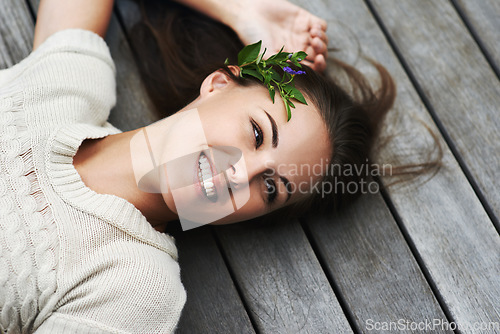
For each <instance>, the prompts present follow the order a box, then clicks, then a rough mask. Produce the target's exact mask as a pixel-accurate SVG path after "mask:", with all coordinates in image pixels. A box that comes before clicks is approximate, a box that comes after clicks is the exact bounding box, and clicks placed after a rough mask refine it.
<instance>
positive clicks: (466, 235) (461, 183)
mask: <svg viewBox="0 0 500 334" xmlns="http://www.w3.org/2000/svg"><path fill="white" fill-rule="evenodd" d="M373 5H374V7H375V8H376V12H377V14H378V15H379V16H380V17H381V18H382V20H383V23H384V25H386V27H387V29H388V31H389V33H390V36H391V37H392V38H393V39H394V41H395V43H396V46H397V47H398V49H399V51H400V52H401V54H402V55H403V57H404V59H405V61H406V63H407V64H408V65H409V67H410V69H411V70H412V73H413V75H414V76H415V77H416V79H417V80H418V83H419V85H420V86H421V87H422V89H423V91H424V93H425V95H426V97H427V98H428V99H429V101H430V103H431V105H432V107H433V109H434V110H435V112H436V114H437V115H438V116H439V118H440V119H441V121H442V123H443V125H444V126H445V129H446V131H447V132H448V134H449V135H450V137H451V139H452V140H453V144H454V145H455V146H456V147H457V149H458V150H459V152H460V154H461V157H462V158H463V159H464V160H465V162H466V164H467V166H469V168H470V170H471V173H472V175H473V176H474V177H475V179H476V181H477V182H478V183H479V184H480V186H481V190H484V192H485V194H486V198H487V199H488V201H489V203H490V205H492V206H493V207H494V208H495V210H496V209H498V205H499V202H498V192H497V191H496V189H495V183H498V180H497V179H496V176H498V165H499V164H498V159H499V154H498V151H499V146H498V140H497V137H498V133H497V132H496V131H497V130H496V129H498V117H496V115H495V113H496V110H497V108H498V105H499V104H498V98H499V97H500V95H499V94H498V92H495V91H497V90H498V87H499V86H498V82H497V79H496V77H495V76H494V74H493V72H492V70H491V68H490V67H489V66H488V64H487V63H486V61H485V60H484V57H482V55H481V54H480V53H478V52H479V51H478V49H477V46H476V45H475V44H474V43H473V41H472V39H471V37H470V35H468V34H467V32H466V30H465V27H464V26H463V25H462V24H461V21H460V20H459V18H458V16H457V14H456V12H455V11H454V9H453V8H452V7H451V5H450V4H449V3H448V2H445V1H425V2H423V1H419V2H414V1H399V2H393V1H374V2H373ZM357 22H359V18H358V21H357ZM372 26H373V27H375V25H374V24H373V23H372ZM352 28H353V30H354V31H355V32H356V33H357V34H358V36H360V43H361V44H362V45H363V47H365V46H366V47H367V49H368V47H370V46H371V47H370V48H369V53H370V54H371V55H374V56H375V58H376V59H385V61H384V64H386V65H388V67H389V68H390V70H391V72H392V73H394V74H395V76H396V78H397V80H398V83H399V86H400V87H401V88H402V90H400V93H402V94H400V98H399V100H400V101H401V102H404V103H401V104H399V105H397V106H396V108H395V110H397V112H399V113H401V112H405V113H408V112H415V114H418V115H419V116H420V118H422V119H424V121H426V122H430V120H429V116H428V115H424V114H425V112H423V107H422V105H421V104H420V103H419V102H418V98H417V97H416V96H415V94H414V92H412V90H410V89H408V88H406V89H405V88H404V87H411V85H410V84H405V82H406V83H407V82H408V81H407V79H406V77H405V76H404V74H402V73H401V69H400V68H399V65H398V66H394V64H396V62H395V61H394V63H393V62H392V61H391V58H393V57H389V54H390V51H389V50H388V48H387V47H384V45H385V46H386V43H385V41H384V38H383V37H382V36H376V35H379V34H378V33H377V34H375V33H374V31H375V30H374V29H373V28H371V27H370V26H367V25H363V24H356V25H355V26H352ZM393 59H394V58H393ZM458 69H460V70H458ZM409 103H411V104H409ZM412 104H413V105H414V106H415V108H414V110H412V109H409V108H408V107H409V105H412ZM400 123H402V124H403V125H404V122H400ZM429 124H430V123H429ZM411 125H412V124H411V123H408V124H406V125H405V129H408V130H409V131H411ZM433 128H434V127H433ZM400 133H404V132H401V131H400ZM419 138H422V137H419ZM401 145H403V146H401V149H398V147H397V146H396V151H393V152H392V153H395V152H397V151H398V150H399V151H403V149H402V148H404V143H403V144H401ZM416 148H418V146H416ZM389 153H391V152H390V151H389ZM443 162H444V168H443V169H442V170H441V171H440V172H439V173H438V174H437V175H436V176H435V177H434V178H433V179H431V180H430V181H429V182H426V183H425V184H422V185H419V186H412V185H411V184H409V185H404V186H401V187H394V188H392V189H391V188H389V194H390V197H391V200H392V202H393V203H394V206H395V208H396V210H397V212H398V215H399V216H400V219H401V223H402V227H403V230H404V231H405V233H406V234H407V235H408V236H409V242H410V243H411V244H412V245H413V246H414V247H415V249H416V252H417V253H416V254H417V256H418V257H419V258H420V259H421V262H422V263H423V265H424V266H425V268H424V270H426V271H427V272H428V277H429V279H430V280H431V281H432V283H433V284H434V286H435V287H436V289H437V291H438V297H439V299H440V301H441V303H442V304H443V305H444V307H445V308H446V311H447V312H448V314H449V315H450V317H451V320H454V321H456V322H457V324H459V325H465V324H470V323H474V322H483V323H487V322H489V321H498V319H499V318H500V251H499V250H500V238H499V235H498V232H497V231H496V230H495V228H494V226H493V224H492V223H491V221H490V219H489V218H488V216H487V215H486V213H485V211H484V210H483V209H482V206H481V203H479V201H478V199H477V198H476V197H474V196H473V195H472V193H473V192H472V190H471V189H470V186H468V184H467V182H466V181H465V179H464V175H463V174H462V173H461V172H460V169H459V168H458V166H457V163H456V162H455V160H454V159H453V156H452V155H451V153H450V152H449V150H448V149H447V148H446V149H445V155H444V158H443ZM486 183H488V184H486ZM495 212H496V211H495ZM473 332H474V331H472V330H463V333H473ZM483 332H484V333H493V330H490V331H483Z"/></svg>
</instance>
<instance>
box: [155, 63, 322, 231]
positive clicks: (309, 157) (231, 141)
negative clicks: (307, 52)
mask: <svg viewBox="0 0 500 334" xmlns="http://www.w3.org/2000/svg"><path fill="white" fill-rule="evenodd" d="M306 99H307V97H306ZM294 104H295V107H296V108H295V109H292V118H291V120H290V121H288V122H287V119H286V112H285V106H284V104H283V102H282V100H281V97H280V96H279V94H278V93H276V96H275V103H274V104H273V102H272V100H271V98H270V97H269V92H268V90H267V89H266V88H265V87H264V86H262V85H252V86H250V87H242V86H239V85H237V84H235V83H234V82H233V81H231V80H230V79H229V78H228V77H227V76H226V75H225V74H223V73H222V72H214V73H212V74H211V75H210V76H208V77H207V78H206V79H205V81H204V82H203V84H202V87H201V89H200V96H199V97H198V98H197V99H196V100H195V101H193V102H192V103H191V104H190V105H188V106H187V107H186V108H184V109H183V110H193V109H194V108H196V109H197V112H198V115H199V119H200V121H201V124H202V127H203V132H204V136H205V138H206V144H208V147H210V149H208V150H207V149H206V147H205V149H204V148H202V147H200V149H199V150H198V151H197V152H202V151H203V153H196V154H193V157H192V158H191V159H192V160H193V161H192V162H191V163H192V164H193V165H194V166H195V167H194V168H191V167H188V168H185V171H186V172H185V174H186V180H188V182H189V180H194V185H193V187H191V188H192V189H191V190H190V191H186V192H185V193H184V194H183V195H182V196H183V197H182V198H183V199H182V202H184V204H186V205H182V206H183V208H184V209H183V210H184V212H188V211H189V210H197V209H198V208H201V207H203V206H206V207H207V208H212V209H213V210H215V211H216V210H222V209H220V208H221V207H222V206H223V205H224V203H222V202H226V204H227V205H226V209H227V208H228V207H229V211H230V212H232V213H230V214H229V215H227V216H225V217H223V218H221V219H219V220H217V221H215V222H212V223H214V224H225V223H234V222H238V221H243V220H247V219H251V218H254V217H257V216H261V215H264V214H266V213H269V212H271V211H273V210H276V209H278V208H281V207H283V206H286V205H289V204H291V203H293V202H296V201H300V200H301V198H304V197H306V196H307V195H308V194H309V193H310V186H311V185H312V184H313V183H315V182H317V181H319V179H320V177H321V176H319V175H318V174H317V173H313V167H314V166H316V167H314V168H316V170H318V168H319V167H320V168H321V170H325V169H324V168H325V167H326V166H327V161H328V158H329V156H330V153H331V148H330V146H331V145H330V143H329V139H328V133H327V130H326V126H325V124H324V122H323V120H322V118H321V116H320V115H319V113H318V111H317V110H316V107H315V106H314V105H313V104H312V102H309V100H308V105H304V104H302V103H299V102H294ZM181 112H185V111H181ZM179 141H180V139H179ZM194 151H196V150H194ZM191 163H189V164H187V165H188V166H190V165H191ZM167 174H168V173H167ZM168 178H169V182H170V179H171V175H170V174H168ZM204 179H205V181H203V180H204ZM207 181H208V182H207ZM181 183H182V182H181ZM170 185H172V184H171V182H170ZM228 185H231V187H228ZM228 188H230V189H231V191H228ZM223 191H224V194H223V193H222V192H223ZM163 197H164V199H165V202H166V204H167V205H168V206H169V208H171V209H173V211H174V212H176V213H178V214H179V216H182V213H181V212H178V211H179V206H178V205H177V204H179V198H181V197H180V195H179V196H178V197H177V198H175V201H174V197H175V192H174V193H173V192H172V191H169V192H168V193H165V194H164V195H163ZM231 198H232V200H231ZM174 202H175V204H176V205H174ZM228 203H229V204H228ZM226 209H224V210H226ZM234 209H236V210H234ZM202 215H203V214H202ZM205 217H206V216H205Z"/></svg>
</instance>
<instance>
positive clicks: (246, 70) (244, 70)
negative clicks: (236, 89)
mask: <svg viewBox="0 0 500 334" xmlns="http://www.w3.org/2000/svg"><path fill="white" fill-rule="evenodd" d="M241 74H243V75H247V74H248V75H251V76H253V77H255V78H257V79H259V80H260V81H264V77H263V76H262V74H260V73H259V72H258V71H257V70H254V69H251V68H246V67H243V68H242V69H241Z"/></svg>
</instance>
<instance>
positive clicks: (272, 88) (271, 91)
mask: <svg viewBox="0 0 500 334" xmlns="http://www.w3.org/2000/svg"><path fill="white" fill-rule="evenodd" d="M268 89H269V95H270V96H271V100H273V103H274V94H276V90H275V89H274V87H273V86H268Z"/></svg>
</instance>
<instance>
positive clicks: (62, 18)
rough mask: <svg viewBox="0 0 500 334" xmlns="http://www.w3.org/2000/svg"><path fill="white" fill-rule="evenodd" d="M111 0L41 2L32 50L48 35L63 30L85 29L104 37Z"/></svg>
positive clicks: (110, 9) (111, 5) (111, 7)
mask: <svg viewBox="0 0 500 334" xmlns="http://www.w3.org/2000/svg"><path fill="white" fill-rule="evenodd" d="M112 9H113V0H41V1H40V6H39V7H38V14H37V19H36V26H35V38H34V40H33V50H35V49H36V48H37V47H38V46H39V45H40V44H42V43H43V42H44V41H45V40H46V39H47V38H48V37H49V36H50V35H52V34H54V33H56V32H58V31H60V30H64V29H69V28H80V29H86V30H90V31H93V32H95V33H96V34H99V35H100V36H101V37H104V35H105V34H106V30H107V28H108V24H109V19H110V17H111V11H112Z"/></svg>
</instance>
